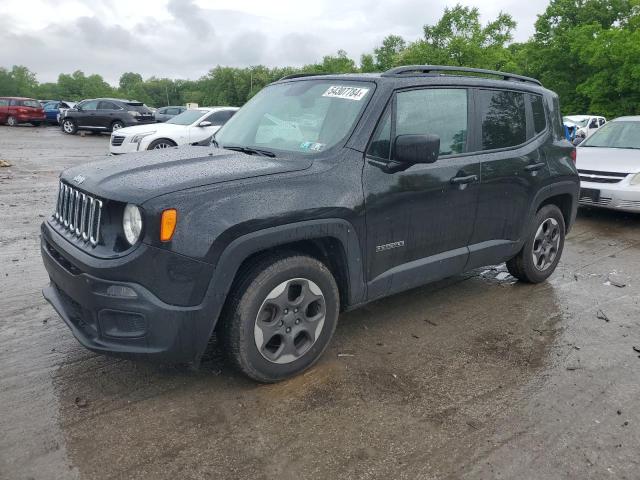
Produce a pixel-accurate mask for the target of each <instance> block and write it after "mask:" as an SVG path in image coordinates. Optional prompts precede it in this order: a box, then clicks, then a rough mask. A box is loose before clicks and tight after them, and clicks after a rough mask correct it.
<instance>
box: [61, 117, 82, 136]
mask: <svg viewBox="0 0 640 480" xmlns="http://www.w3.org/2000/svg"><path fill="white" fill-rule="evenodd" d="M62 131H63V132H64V133H66V134H69V135H75V133H76V132H77V131H78V126H77V125H76V122H74V121H73V120H72V119H70V118H65V119H64V120H62Z"/></svg>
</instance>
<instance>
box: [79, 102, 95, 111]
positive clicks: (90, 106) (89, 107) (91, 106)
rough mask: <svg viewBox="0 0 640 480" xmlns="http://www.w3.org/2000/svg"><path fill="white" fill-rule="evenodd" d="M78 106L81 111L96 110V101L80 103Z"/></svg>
mask: <svg viewBox="0 0 640 480" xmlns="http://www.w3.org/2000/svg"><path fill="white" fill-rule="evenodd" d="M80 106H81V107H82V109H83V110H97V109H98V100H89V101H88V102H82V103H81V104H80Z"/></svg>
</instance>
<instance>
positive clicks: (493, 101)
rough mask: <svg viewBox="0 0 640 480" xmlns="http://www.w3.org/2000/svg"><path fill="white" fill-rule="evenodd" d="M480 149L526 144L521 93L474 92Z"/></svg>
mask: <svg viewBox="0 0 640 480" xmlns="http://www.w3.org/2000/svg"><path fill="white" fill-rule="evenodd" d="M478 103H479V108H480V114H481V124H482V150H495V149H499V148H509V147H514V146H516V145H520V144H523V143H525V142H526V141H527V116H526V112H525V106H524V94H523V93H520V92H512V91H508V90H478Z"/></svg>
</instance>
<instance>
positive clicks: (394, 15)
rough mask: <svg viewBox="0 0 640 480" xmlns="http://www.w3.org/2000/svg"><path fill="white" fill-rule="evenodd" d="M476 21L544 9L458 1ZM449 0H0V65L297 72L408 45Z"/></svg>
mask: <svg viewBox="0 0 640 480" xmlns="http://www.w3.org/2000/svg"><path fill="white" fill-rule="evenodd" d="M459 1H460V2H461V3H463V4H467V5H469V6H478V7H479V9H480V12H481V14H482V19H483V21H487V20H490V19H492V18H495V17H496V16H497V15H498V13H499V12H500V11H505V12H507V13H510V14H511V15H512V16H513V17H514V18H515V19H516V21H517V22H518V24H519V25H518V29H517V31H516V40H525V39H526V38H527V37H528V36H529V35H531V34H532V33H533V22H534V21H535V18H536V14H538V13H541V12H542V11H543V10H544V8H545V7H546V2H541V1H531V2H521V1H518V0H496V1H489V0H480V1H478V0H476V1H473V2H472V1H471V0H459ZM455 3H456V0H452V1H450V0H436V1H435V2H426V1H424V0H393V1H387V2H371V0H351V1H346V2H345V1H344V0H341V1H339V0H316V1H312V2H300V1H299V0H280V1H275V0H274V1H269V2H266V1H260V0H234V1H223V0H210V1H205V0H163V1H158V0H135V1H131V0H1V1H0V45H1V47H0V66H5V67H7V66H11V65H13V64H21V65H26V66H27V67H29V68H30V69H31V70H33V71H35V72H36V73H37V74H38V78H39V80H40V81H53V80H55V79H56V78H57V75H58V74H59V73H61V72H72V71H74V70H76V69H80V70H83V71H84V72H85V73H99V74H101V75H103V76H104V77H105V79H106V80H107V81H109V82H111V83H117V80H118V78H119V76H120V75H121V74H122V72H125V71H135V72H139V73H141V74H142V75H143V76H145V77H148V76H151V75H155V76H164V77H172V78H198V77H200V76H202V75H204V74H205V73H206V72H207V71H208V70H210V69H211V68H212V67H214V66H216V65H229V66H247V65H256V64H265V65H269V66H285V65H292V66H299V65H304V64H306V63H312V62H315V61H319V60H320V59H321V58H322V56H323V55H327V54H332V53H335V52H336V51H337V50H338V49H344V50H346V51H347V53H348V54H349V55H350V56H351V57H352V58H354V59H358V58H359V57H360V54H362V53H365V52H369V51H371V50H373V48H374V47H376V46H377V45H378V44H379V43H380V42H381V41H382V39H383V38H384V37H385V36H386V35H388V34H392V33H393V34H398V35H402V36H403V37H404V38H405V39H407V40H414V39H416V38H418V37H420V36H421V35H422V27H423V25H424V24H426V23H433V22H434V21H436V20H437V19H438V18H440V16H441V15H442V11H443V9H444V7H445V5H454V4H455Z"/></svg>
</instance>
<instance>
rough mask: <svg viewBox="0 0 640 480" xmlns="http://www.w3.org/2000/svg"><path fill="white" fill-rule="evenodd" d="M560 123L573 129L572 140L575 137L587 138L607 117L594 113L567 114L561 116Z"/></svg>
mask: <svg viewBox="0 0 640 480" xmlns="http://www.w3.org/2000/svg"><path fill="white" fill-rule="evenodd" d="M562 123H564V125H565V126H567V127H569V128H570V129H573V138H571V140H572V141H573V139H574V138H576V137H582V138H589V137H590V136H591V135H592V134H593V133H594V132H595V131H596V130H598V129H599V128H600V127H601V126H603V125H604V124H605V123H607V119H606V118H604V117H599V116H596V115H568V116H565V117H562Z"/></svg>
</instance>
